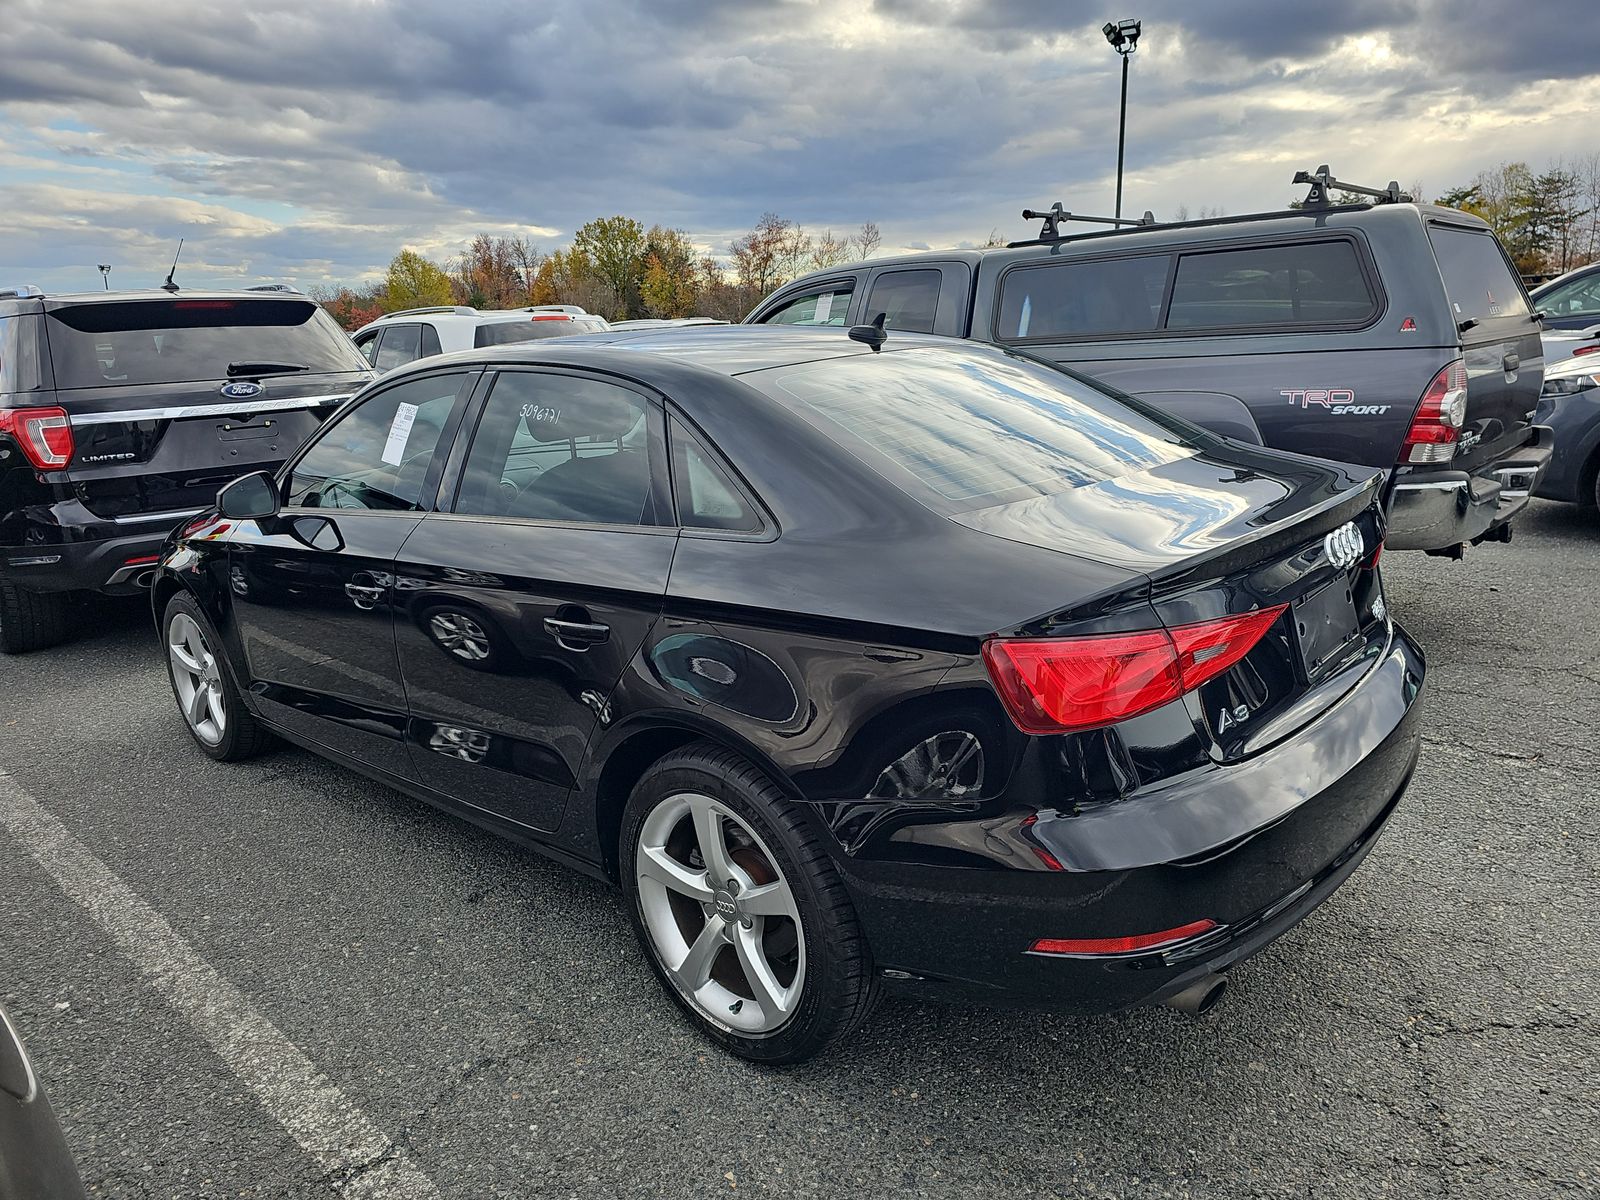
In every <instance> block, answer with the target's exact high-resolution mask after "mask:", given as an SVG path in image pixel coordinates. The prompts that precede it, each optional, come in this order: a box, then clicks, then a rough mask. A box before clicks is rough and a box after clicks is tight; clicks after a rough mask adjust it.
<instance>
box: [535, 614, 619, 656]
mask: <svg viewBox="0 0 1600 1200" xmlns="http://www.w3.org/2000/svg"><path fill="white" fill-rule="evenodd" d="M544 631H545V632H546V633H548V634H549V635H550V636H551V637H553V638H555V640H556V641H557V642H559V643H561V645H563V646H565V647H566V648H567V649H568V650H587V649H588V648H589V647H590V646H599V645H601V644H603V643H605V642H607V641H610V640H611V626H609V625H595V624H592V623H590V622H588V621H559V620H557V619H556V618H555V617H546V618H545V619H544Z"/></svg>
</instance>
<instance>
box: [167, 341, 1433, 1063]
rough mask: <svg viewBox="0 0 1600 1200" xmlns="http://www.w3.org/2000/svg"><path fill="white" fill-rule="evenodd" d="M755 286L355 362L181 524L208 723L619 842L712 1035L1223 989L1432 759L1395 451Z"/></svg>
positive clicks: (187, 710) (595, 867) (175, 590)
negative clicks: (1385, 567) (737, 307)
mask: <svg viewBox="0 0 1600 1200" xmlns="http://www.w3.org/2000/svg"><path fill="white" fill-rule="evenodd" d="M881 341H882V336H881V331H879V330H875V329H870V328H867V329H857V330H850V331H846V330H842V329H841V330H825V329H819V330H814V331H802V330H773V329H767V328H764V327H759V326H733V327H722V328H706V329H685V330H679V329H673V330H662V331H648V332H641V333H635V334H625V335H617V336H616V337H615V339H614V340H612V341H609V342H607V343H605V344H599V345H592V344H591V345H584V344H578V343H568V344H558V343H549V342H546V343H531V344H523V345H515V346H506V347H500V348H496V349H490V350H481V351H471V352H466V353H462V354H454V355H444V356H440V357H436V358H430V359H426V360H422V361H420V362H418V363H417V364H415V365H414V366H412V367H408V368H403V369H401V370H399V371H396V372H394V373H392V374H390V375H388V376H385V377H384V378H383V379H382V380H380V381H379V382H377V383H375V384H373V385H371V386H369V387H367V388H366V389H364V390H363V391H361V392H360V393H358V394H357V395H356V396H355V397H354V398H353V399H351V400H350V401H349V402H348V403H347V404H346V405H345V406H344V407H343V408H341V409H340V411H339V412H338V413H336V414H335V415H334V416H333V417H332V418H330V419H329V421H328V422H327V423H326V424H325V425H324V426H323V428H322V429H321V430H320V431H319V432H318V433H317V434H316V436H314V437H313V438H312V439H311V440H310V442H309V443H308V444H307V445H306V446H305V447H304V448H303V449H302V450H301V451H300V453H299V454H298V455H297V456H296V457H295V458H294V459H292V460H291V461H290V462H289V463H287V464H286V465H285V467H284V468H283V469H282V470H281V471H279V472H277V473H276V474H275V475H267V474H257V475H251V476H245V477H244V478H242V479H239V480H236V481H235V482H233V483H232V484H230V485H229V486H228V487H227V488H225V489H224V490H223V491H222V493H221V494H220V496H219V497H218V505H217V508H216V510H214V511H210V512H207V513H205V514H203V515H202V516H200V517H198V518H196V519H194V520H192V521H190V522H188V523H187V524H186V525H184V526H183V527H181V528H180V529H179V530H177V531H175V533H174V535H173V537H172V539H171V540H169V542H168V544H167V546H166V548H165V552H164V554H163V557H162V561H161V565H160V571H159V576H158V578H157V579H156V581H155V584H154V586H153V589H152V595H153V603H154V607H155V614H156V618H157V622H158V625H159V629H160V632H161V638H162V642H163V646H164V648H165V653H166V655H167V661H168V664H169V667H170V672H171V678H172V687H173V691H174V693H175V695H176V697H177V701H178V706H179V708H180V709H181V710H182V713H183V715H184V717H185V719H186V721H187V723H188V727H189V731H190V733H191V734H192V735H193V737H194V740H195V741H196V742H197V743H198V745H199V747H200V749H201V750H203V751H204V752H205V753H206V754H208V755H210V756H211V757H213V758H216V759H241V758H245V757H248V756H250V755H252V754H254V753H256V752H258V751H260V750H261V749H262V748H263V747H265V746H266V745H267V744H268V742H269V741H270V740H271V738H272V737H273V736H277V737H281V738H285V739H287V740H289V741H291V742H294V743H296V744H299V745H301V746H304V747H306V748H308V749H311V750H312V751H314V752H316V753H318V754H322V755H325V756H327V757H328V758H330V759H332V760H334V761H336V762H338V763H341V764H344V765H346V766H348V767H351V768H353V769H355V770H357V771H360V772H363V773H365V774H367V775H370V776H372V777H374V778H376V779H379V780H381V781H383V782H385V783H387V784H390V785H392V786H393V787H395V788H397V789H399V790H401V791H404V792H407V793H410V794H412V795H414V796H418V797H421V798H423V799H425V800H428V801H430V802H432V803H434V804H436V805H438V806H440V807H442V808H445V809H447V810H449V811H451V812H454V813H457V814H459V815H462V816H465V817H467V818H469V819H471V820H474V821H477V822H480V823H481V824H483V825H486V826H488V827H490V828H492V829H494V830H497V831H499V832H501V833H504V834H506V835H508V836H511V837H514V838H517V839H519V840H522V841H525V842H529V843H532V844H534V845H536V846H537V847H539V848H540V849H542V850H544V851H545V852H547V853H549V854H551V855H553V856H554V857H556V858H558V859H561V860H563V861H565V862H567V863H570V864H572V865H574V866H576V867H578V868H579V869H581V870H584V871H587V872H590V873H593V874H595V875H599V876H603V877H606V878H608V879H611V880H614V881H616V882H618V883H619V884H620V885H621V887H622V889H623V890H624V892H625V893H626V896H627V901H628V909H629V912H630V914H631V916H632V919H633V922H634V925H635V927H636V929H637V932H638V936H639V941H640V943H641V945H642V946H643V947H644V950H645V954H646V957H647V958H648V960H649V962H650V963H651V965H652V967H653V968H654V970H655V971H656V973H657V974H658V975H659V976H660V978H661V981H662V983H663V984H664V986H665V988H666V990H667V992H668V994H669V995H671V996H672V997H673V998H674V999H675V1000H676V1001H677V1002H678V1004H679V1005H680V1006H681V1007H682V1008H683V1010H684V1011H685V1012H686V1013H687V1014H688V1015H689V1016H690V1018H691V1019H692V1020H693V1021H694V1022H695V1023H696V1024H698V1025H699V1026H700V1027H701V1028H702V1029H703V1030H705V1031H706V1033H707V1034H708V1035H709V1036H710V1037H712V1038H713V1039H715V1040H716V1041H718V1042H720V1043H721V1044H722V1045H723V1046H725V1047H727V1048H728V1049H730V1050H732V1051H733V1052H735V1053H737V1054H740V1055H743V1056H745V1057H747V1058H750V1059H754V1060H758V1061H764V1062H792V1061H797V1060H800V1059H803V1058H806V1057H809V1056H811V1055H813V1054H816V1053H817V1052H819V1051H820V1050H822V1049H823V1048H824V1047H826V1046H828V1045H829V1044H830V1043H832V1042H833V1041H834V1040H836V1039H837V1038H839V1037H841V1036H842V1035H844V1034H845V1033H846V1032H848V1031H849V1030H850V1029H852V1028H853V1027H854V1026H856V1025H857V1024H858V1023H859V1022H860V1021H861V1020H862V1019H863V1018H864V1017H865V1015H866V1014H867V1012H868V1011H869V1010H870V1008H871V1006H872V1003H873V1001H874V999H875V998H876V996H877V995H878V994H879V992H880V991H881V990H883V989H884V988H893V989H895V990H898V991H901V992H905V993H910V994H913V995H917V996H924V997H939V998H950V999H960V1000H966V1001H977V1002H984V1003H1000V1004H1018V1005H1024V1006H1033V1007H1040V1008H1046V1009H1055V1010H1062V1011H1067V1012H1075V1013H1092V1012H1100V1011H1108V1010H1114V1009H1122V1008H1126V1007H1130V1006H1135V1005H1142V1004H1153V1003H1167V1004H1170V1005H1172V1006H1174V1007H1177V1008H1180V1009H1186V1010H1188V1011H1190V1012H1198V1011H1203V1010H1205V1009H1206V1008H1208V1007H1210V1006H1211V1005H1212V1004H1214V1003H1215V1002H1216V1000H1217V998H1218V997H1219V996H1220V995H1221V992H1222V990H1223V982H1222V975H1221V973H1222V972H1223V971H1224V970H1226V969H1227V968H1228V967H1230V966H1231V965H1232V964H1234V963H1236V962H1238V961H1239V960H1240V959H1242V958H1244V957H1245V956H1247V955H1249V954H1251V953H1253V952H1255V951H1257V950H1259V949H1261V948H1262V947H1263V946H1264V945H1266V944H1267V943H1268V942H1270V941H1271V940H1272V939H1273V938H1275V937H1277V936H1278V935H1279V934H1281V933H1282V932H1284V930H1286V929H1287V928H1289V927H1290V926H1291V925H1293V924H1294V923H1295V922H1296V921H1298V920H1300V919H1301V918H1302V917H1304V916H1305V915H1306V914H1307V913H1308V912H1310V911H1311V909H1313V908H1314V907H1315V906H1316V905H1317V904H1318V903H1319V902H1321V901H1322V900H1323V899H1324V898H1326V897H1327V896H1328V895H1329V893H1331V892H1332V891H1333V890H1334V889H1335V888H1336V887H1337V886H1338V885H1339V884H1340V883H1341V882H1342V881H1343V880H1344V879H1345V878H1347V877H1348V876H1349V875H1350V873H1351V872H1352V871H1354V870H1355V868H1356V866H1357V864H1358V863H1359V862H1360V861H1361V860H1362V858H1363V856H1364V855H1365V854H1366V853H1367V851H1368V850H1369V849H1370V848H1371V846H1372V844H1373V842H1374V840H1375V838H1376V837H1377V835H1378V833H1379V831H1380V830H1381V829H1382V827H1383V825H1384V823H1385V821H1387V820H1388V818H1389V816H1390V815H1391V813H1392V812H1393V811H1394V808H1395V806H1396V804H1397V803H1398V801H1399V798H1400V795H1401V793H1402V792H1403V791H1404V789H1405V786H1406V783H1407V780H1408V779H1409V777H1410V775H1411V772H1412V768H1413V767H1414V765H1415V763H1416V759H1417V751H1418V742H1419V732H1420V727H1419V719H1418V712H1419V710H1418V703H1417V702H1418V696H1419V693H1420V690H1421V686H1422V679H1423V659H1422V656H1421V654H1420V653H1419V651H1418V649H1417V647H1416V646H1415V645H1414V644H1413V643H1412V642H1411V641H1410V640H1409V639H1408V638H1407V637H1406V635H1405V633H1404V632H1403V631H1402V630H1401V629H1400V628H1399V626H1398V625H1396V624H1395V623H1394V621H1393V620H1392V619H1391V617H1390V614H1389V613H1388V611H1387V609H1386V607H1385V604H1384V597H1383V590H1382V585H1381V580H1380V576H1379V570H1378V556H1379V552H1380V548H1381V544H1382V536H1383V519H1384V514H1383V508H1382V502H1381V489H1380V482H1381V480H1380V477H1379V475H1378V474H1377V473H1376V472H1371V471H1369V470H1368V469H1366V468H1361V467H1346V466H1339V465H1335V464H1331V463H1326V462H1321V461H1318V460H1314V459H1309V458H1303V457H1298V456H1293V455H1287V454H1282V453H1278V452H1275V451H1270V450H1266V449H1263V448H1261V447H1257V446H1246V445H1242V444H1237V443H1234V442H1231V441H1228V440H1225V439H1223V438H1220V437H1218V436H1215V435H1213V434H1210V433H1207V432H1205V431H1202V430H1200V429H1197V428H1195V427H1192V426H1190V425H1188V424H1186V423H1183V422H1182V421H1180V420H1179V419H1177V418H1174V417H1171V416H1168V415H1164V414H1162V413H1161V412H1159V411H1156V410H1154V409H1152V408H1149V407H1147V406H1145V405H1143V404H1141V403H1140V402H1138V401H1136V400H1133V399H1131V398H1128V397H1125V396H1121V395H1117V394H1113V393H1111V392H1109V391H1107V390H1106V389H1105V388H1104V387H1103V386H1101V385H1098V384H1095V383H1091V382H1089V381H1087V380H1085V379H1083V378H1081V377H1078V376H1076V375H1073V374H1071V373H1068V372H1064V371H1063V370H1061V369H1059V368H1057V367H1054V366H1051V365H1049V364H1045V363H1042V362H1039V361H1037V360H1034V359H1032V358H1029V357H1026V356H1023V355H1019V354H1016V353H1012V352H1008V351H1006V350H1003V349H999V348H995V347H988V346H981V345H976V344H972V343H968V342H954V341H944V340H941V339H937V338H931V337H917V336H910V335H907V336H901V335H895V334H892V333H891V334H890V336H889V337H888V339H887V341H886V342H882V344H881V345H880V344H879V343H880V342H881Z"/></svg>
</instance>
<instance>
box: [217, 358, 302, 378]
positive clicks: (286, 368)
mask: <svg viewBox="0 0 1600 1200" xmlns="http://www.w3.org/2000/svg"><path fill="white" fill-rule="evenodd" d="M310 369H311V368H310V367H308V366H306V364H305V363H292V362H274V361H272V360H271V359H268V360H265V361H246V362H231V363H229V364H228V378H229V379H237V378H239V376H241V375H248V376H250V377H251V378H252V379H253V378H255V377H256V376H257V375H290V374H293V373H294V372H295V371H309V370H310Z"/></svg>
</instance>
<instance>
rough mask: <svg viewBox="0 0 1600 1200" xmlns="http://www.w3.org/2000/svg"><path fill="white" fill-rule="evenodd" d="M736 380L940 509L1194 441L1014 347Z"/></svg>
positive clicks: (1019, 495)
mask: <svg viewBox="0 0 1600 1200" xmlns="http://www.w3.org/2000/svg"><path fill="white" fill-rule="evenodd" d="M742 378H743V379H744V380H745V381H746V382H748V383H752V384H754V385H755V386H756V387H758V388H761V389H762V390H764V391H766V392H767V393H768V394H769V395H771V396H773V397H774V398H775V399H778V400H780V401H782V402H784V403H786V404H788V405H789V406H790V407H791V408H793V409H794V410H795V411H797V412H799V413H800V414H801V415H802V416H804V417H806V418H807V419H808V420H811V421H813V422H814V423H815V424H817V425H818V426H819V427H820V428H821V429H822V430H823V431H824V432H826V433H827V434H828V435H829V436H830V437H832V438H833V439H834V440H835V441H837V442H838V443H839V444H840V445H841V446H843V447H844V448H845V449H846V450H848V451H850V453H852V454H854V455H856V456H857V457H858V458H860V459H862V460H863V461H864V462H866V463H867V464H868V465H869V466H871V467H873V469H875V470H878V471H879V472H881V473H882V474H884V475H885V476H886V477H888V478H890V479H892V480H894V481H895V482H896V483H897V484H899V485H901V486H902V487H904V488H905V490H907V491H909V492H911V493H912V494H913V495H916V496H918V498H920V499H922V500H923V501H924V502H926V503H928V504H929V505H930V506H931V507H933V508H935V509H938V510H941V511H944V512H965V511H968V510H971V509H976V508H987V507H989V506H991V505H995V504H1006V503H1012V502H1015V501H1018V500H1025V499H1028V498H1029V497H1032V496H1047V495H1052V494H1054V493H1057V492H1063V491H1067V490H1069V489H1072V488H1077V487H1083V486H1084V485H1086V484H1094V483H1100V482H1102V481H1104V480H1107V479H1115V478H1117V477H1119V476H1122V475H1128V474H1131V473H1134V472H1137V471H1141V470H1146V469H1149V468H1151V467H1156V466H1159V465H1161V464H1163V463H1168V462H1173V461H1175V460H1177V459H1181V458H1187V457H1189V456H1191V455H1192V454H1194V453H1195V452H1196V449H1197V447H1196V446H1195V445H1194V444H1192V443H1190V442H1188V441H1186V440H1185V439H1184V437H1183V436H1182V435H1181V434H1180V432H1179V430H1178V429H1177V428H1176V427H1175V426H1171V425H1168V424H1166V423H1165V422H1163V421H1162V420H1160V419H1159V418H1158V417H1157V416H1156V415H1155V414H1154V413H1147V412H1146V411H1144V410H1143V409H1136V408H1134V407H1132V406H1131V405H1129V404H1126V403H1124V402H1122V401H1121V400H1118V399H1117V398H1116V397H1114V396H1112V395H1110V394H1109V393H1107V392H1104V391H1101V390H1100V389H1099V388H1097V387H1095V386H1094V385H1093V384H1090V383H1088V382H1087V381H1084V380H1081V379H1079V378H1077V377H1076V376H1072V375H1068V374H1066V373H1064V372H1062V371H1059V370H1056V369H1055V368H1053V367H1048V366H1045V365H1043V364H1040V363H1037V362H1034V361H1032V360H1030V359H1027V358H1023V357H1021V356H1020V355H1012V354H1004V353H974V352H971V351H966V350H957V349H949V350H946V349H937V350H936V349H931V348H930V349H916V350H906V351H899V352H895V353H884V354H869V355H859V356H856V357H853V358H843V359H833V360H831V361H827V362H818V363H807V364H804V365H802V366H797V367H786V368H782V369H780V370H773V371H760V372H753V373H751V374H748V375H744V376H742Z"/></svg>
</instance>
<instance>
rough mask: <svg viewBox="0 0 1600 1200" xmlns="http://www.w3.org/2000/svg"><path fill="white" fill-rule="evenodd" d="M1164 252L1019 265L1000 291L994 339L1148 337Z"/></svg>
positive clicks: (1162, 286)
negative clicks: (997, 337) (1033, 265)
mask: <svg viewBox="0 0 1600 1200" xmlns="http://www.w3.org/2000/svg"><path fill="white" fill-rule="evenodd" d="M1171 268H1172V256H1171V255H1170V254H1152V255H1140V256H1139V257H1137V258H1108V259H1100V260H1098V261H1097V260H1094V259H1084V260H1081V261H1077V262H1072V261H1065V262H1052V263H1047V264H1045V265H1043V266H1037V267H1020V268H1017V269H1015V270H1013V271H1010V272H1009V273H1007V275H1006V276H1005V280H1004V282H1003V283H1002V285H1001V291H1000V324H999V328H998V333H999V336H1000V337H1001V338H1003V339H1005V340H1007V341H1011V340H1013V339H1017V340H1020V339H1022V338H1075V337H1089V336H1093V335H1097V334H1101V335H1103V334H1118V333H1149V332H1151V331H1152V330H1154V329H1156V328H1157V327H1158V326H1159V325H1160V323H1161V301H1162V298H1163V297H1164V296H1165V294H1166V290H1167V273H1168V272H1169V271H1170V270H1171Z"/></svg>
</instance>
